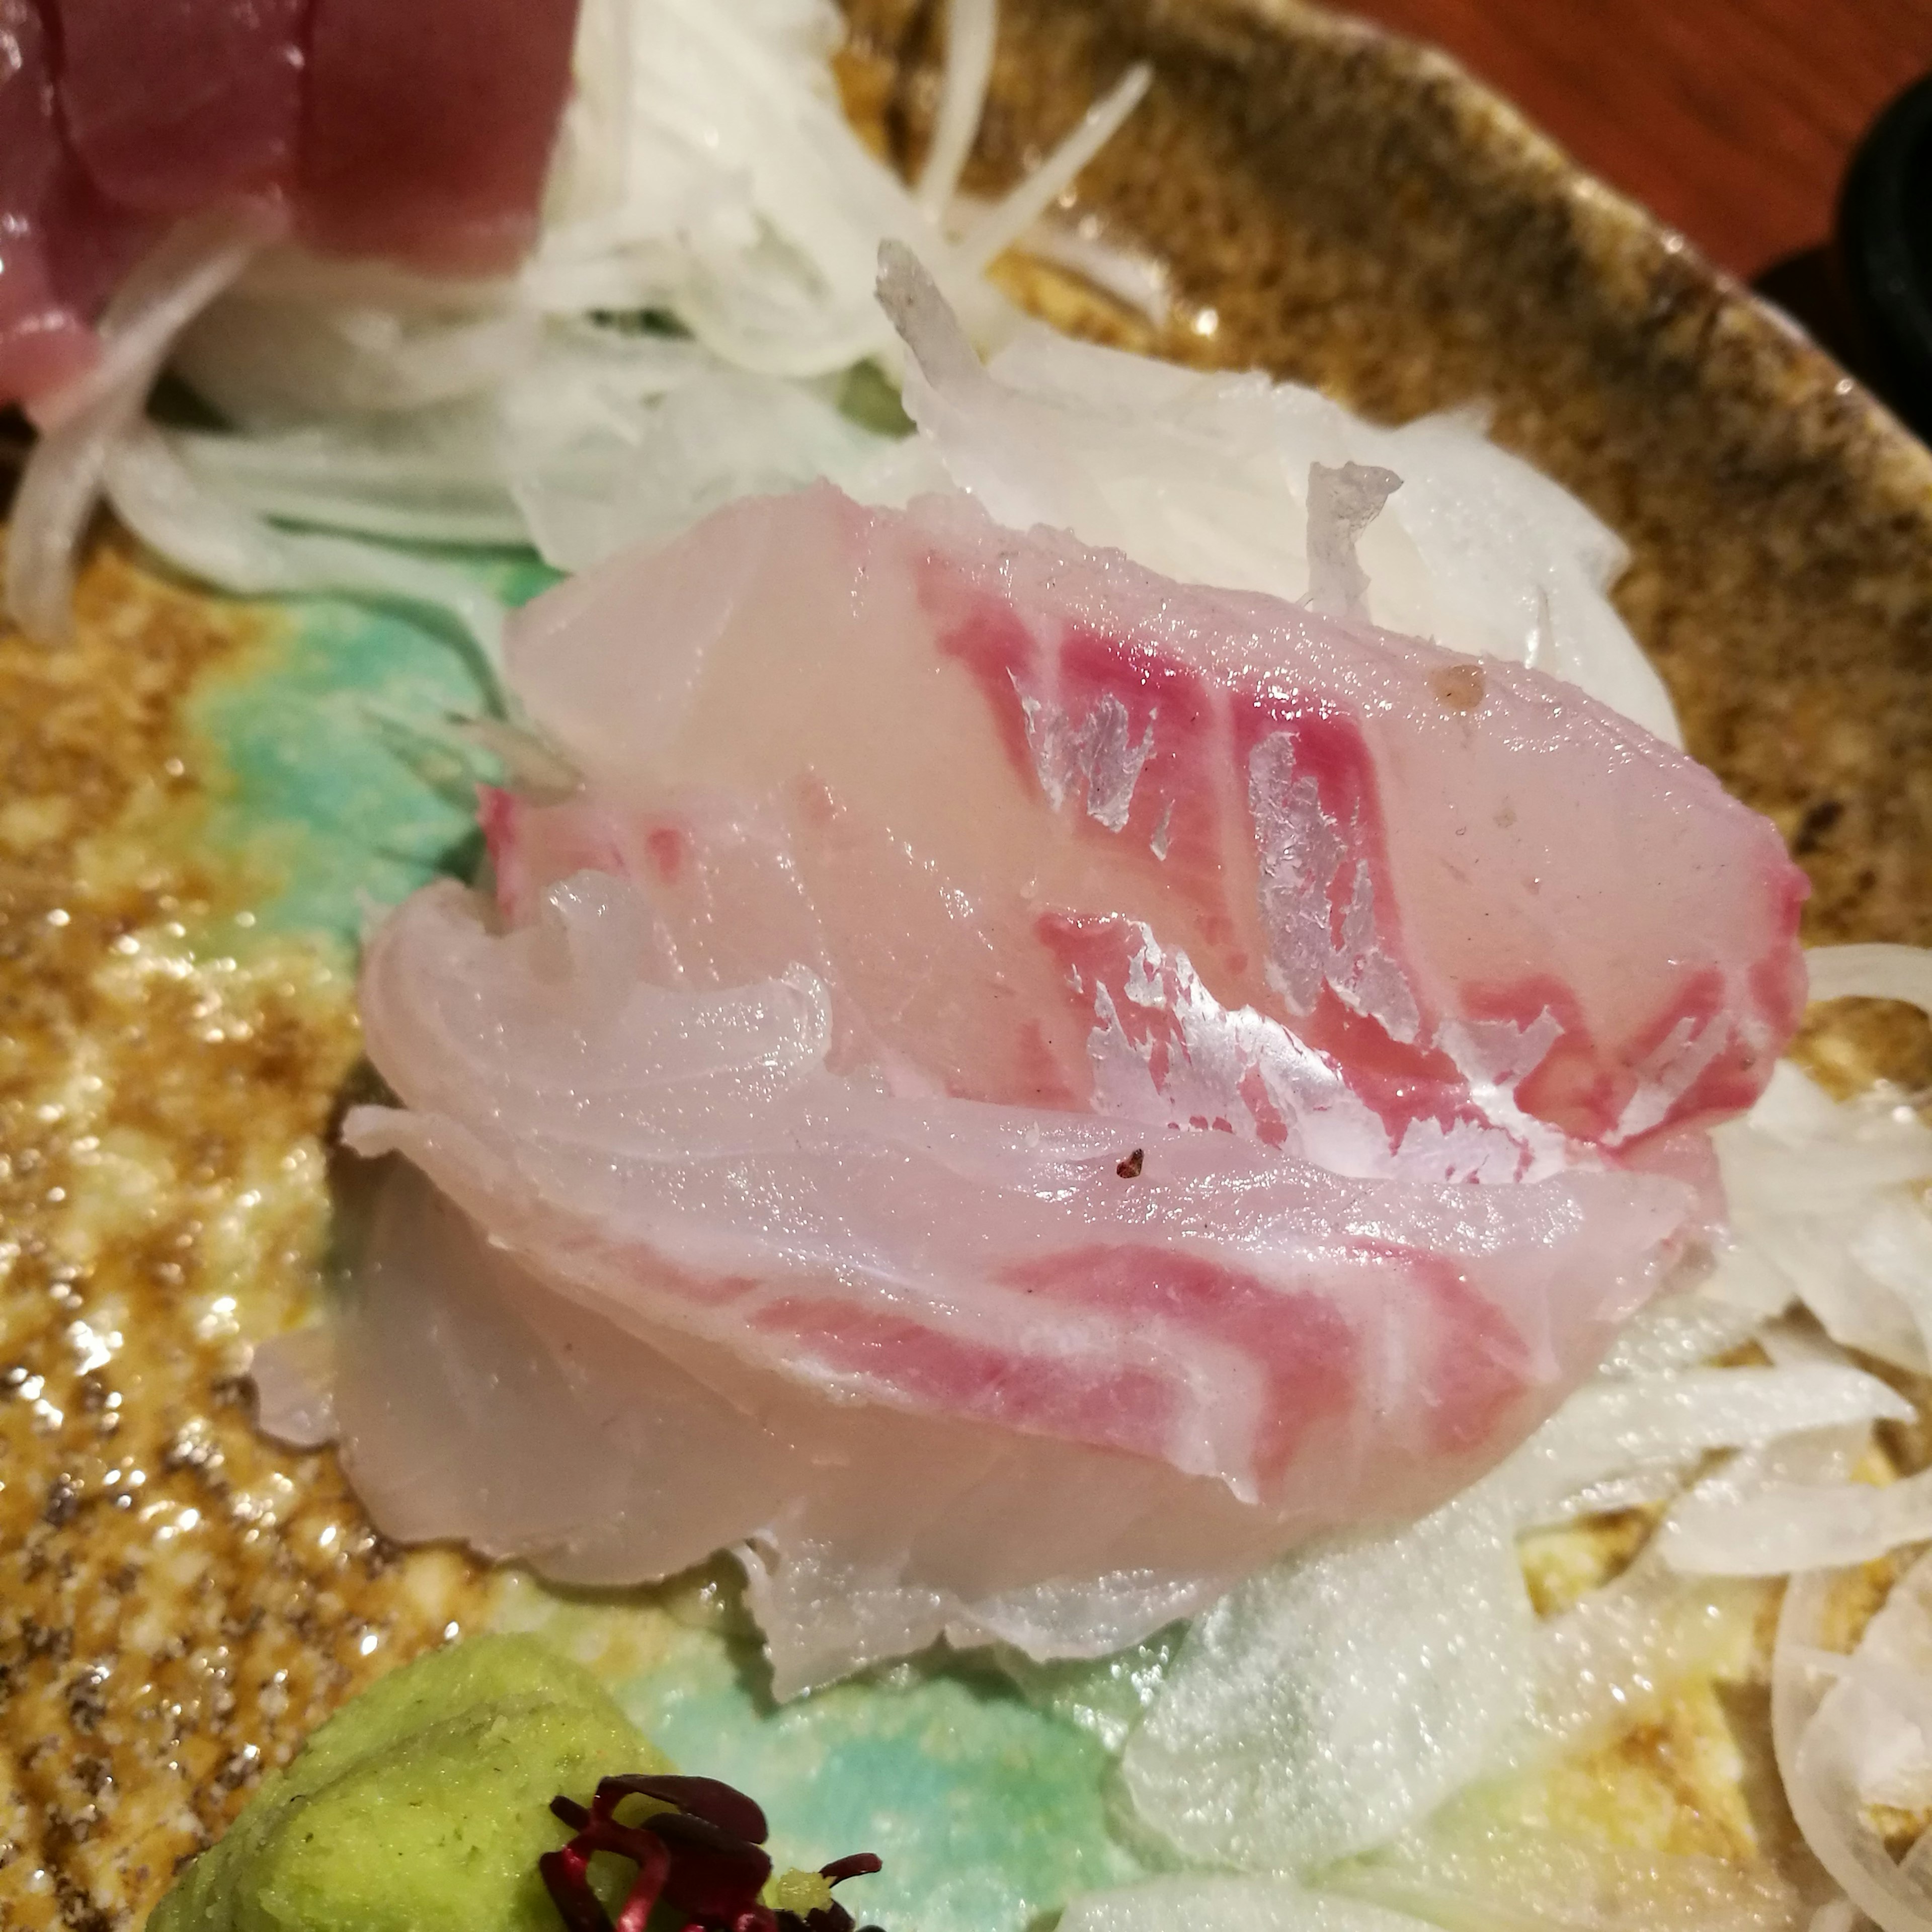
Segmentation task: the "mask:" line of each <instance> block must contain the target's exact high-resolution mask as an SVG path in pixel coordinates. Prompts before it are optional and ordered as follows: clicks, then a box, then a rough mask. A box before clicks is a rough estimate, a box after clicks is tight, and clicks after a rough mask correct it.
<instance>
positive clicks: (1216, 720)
mask: <svg viewBox="0 0 1932 1932" xmlns="http://www.w3.org/2000/svg"><path fill="white" fill-rule="evenodd" d="M511 675H512V676H513V679H514V680H515V682H516V683H517V688H518V689H519V691H520V694H522V696H523V699H524V701H525V703H526V705H527V706H528V707H529V712H530V715H531V716H532V718H534V719H535V721H536V722H537V723H538V726H539V727H540V728H541V729H542V730H544V732H545V733H547V735H549V736H550V737H551V738H552V739H553V741H554V742H555V743H556V745H558V747H559V748H561V749H562V750H563V751H565V753H566V754H568V756H569V757H571V758H572V759H574V760H576V761H577V763H578V765H579V766H580V769H582V770H583V772H584V774H585V776H586V780H587V784H586V788H585V790H584V792H583V794H582V795H581V796H580V797H579V798H578V799H574V800H572V801H571V802H568V803H567V804H565V805H562V806H559V807H551V808H547V809H541V810H537V811H532V810H531V809H529V808H525V807H521V806H519V805H517V804H516V803H515V802H513V801H509V800H497V801H495V802H493V803H491V804H490V806H489V808H488V809H487V811H486V815H485V829H486V830H487V831H488V832H490V835H491V838H492V846H493V853H494V856H495V858H496V867H497V876H498V878H499V882H500V886H501V889H502V892H503V893H504V895H505V904H506V907H507V908H508V910H509V911H510V912H511V914H512V916H514V915H515V914H516V913H517V911H518V910H519V909H520V906H521V904H523V903H524V902H525V901H527V900H528V899H529V897H530V895H531V894H532V890H533V889H541V886H543V885H544V884H545V883H547V882H548V881H549V880H551V879H553V878H555V877H559V876H561V875H562V874H563V873H565V872H566V871H570V870H572V869H574V868H577V867H578V866H580V865H585V864H589V865H598V866H602V867H605V868H612V869H616V870H618V871H623V872H625V873H627V874H630V875H631V876H634V877H637V878H639V879H640V880H643V881H644V882H645V883H646V885H647V886H648V888H649V891H650V892H651V895H652V901H653V904H654V905H655V907H656V908H657V910H658V916H659V918H660V919H661V921H662V922H664V926H665V929H666V932H667V935H668V938H667V944H670V947H671V948H672V951H673V954H674V956H675V957H676V959H677V960H678V962H680V965H681V967H682V970H684V971H686V972H687V973H688V974H691V975H692V976H694V981H695V983H705V980H706V978H707V977H708V979H709V983H730V982H731V981H732V980H733V979H742V978H747V977H760V976H762V975H764V974H771V973H775V972H779V971H783V970H784V967H785V966H786V965H787V964H789V963H791V962H794V961H798V960H806V961H808V962H810V963H811V964H812V965H813V968H814V971H819V972H820V973H822V974H823V975H824V977H826V982H827V983H828V984H829V986H831V987H832V989H833V994H834V998H835V1002H836V1008H837V1011H838V1019H839V1026H840V1047H839V1052H840V1053H841V1055H844V1057H845V1059H846V1061H847V1062H848V1063H856V1062H858V1061H873V1062H875V1063H876V1064H880V1065H881V1066H883V1067H886V1068H887V1069H888V1070H892V1072H893V1073H894V1074H895V1077H896V1078H898V1079H901V1080H904V1081H906V1082H912V1083H913V1084H914V1085H916V1084H917V1083H918V1082H921V1081H924V1082H929V1083H930V1084H931V1085H932V1086H934V1087H935V1088H938V1089H939V1090H942V1091H947V1092H950V1093H953V1094H961V1095H965V1096H970V1097H974V1098H977V1099H981V1100H998V1101H1003V1102H1008V1103H1024V1104H1028V1105H1045V1106H1070V1107H1088V1106H1095V1105H1099V1106H1116V1105H1117V1106H1132V1107H1133V1108H1134V1109H1136V1110H1139V1109H1142V1108H1144V1107H1145V1106H1148V1105H1150V1104H1154V1103H1156V1101H1157V1100H1158V1103H1160V1104H1162V1105H1164V1106H1166V1109H1167V1110H1168V1112H1169V1114H1170V1115H1171V1117H1172V1118H1173V1119H1174V1120H1175V1122H1176V1124H1179V1125H1209V1126H1223V1127H1229V1128H1232V1130H1235V1131H1237V1132H1240V1133H1248V1134H1252V1135H1253V1136H1255V1137H1256V1138H1258V1139H1260V1140H1261V1141H1262V1142H1265V1143H1266V1144H1268V1145H1274V1146H1278V1147H1286V1148H1289V1149H1290V1150H1291V1151H1301V1152H1303V1153H1304V1154H1307V1155H1308V1156H1310V1157H1312V1158H1315V1159H1317V1160H1322V1161H1323V1162H1324V1163H1325V1164H1326V1165H1329V1166H1336V1167H1339V1168H1343V1169H1349V1170H1350V1171H1355V1172H1379V1171H1384V1169H1387V1168H1388V1167H1389V1166H1390V1164H1391V1163H1393V1164H1394V1167H1395V1168H1396V1169H1400V1171H1403V1172H1415V1173H1418V1174H1433V1175H1440V1176H1442V1177H1443V1178H1454V1177H1457V1176H1463V1175H1478V1174H1481V1175H1487V1176H1490V1177H1492V1178H1520V1177H1521V1176H1523V1175H1527V1174H1529V1173H1532V1172H1544V1171H1547V1170H1548V1169H1550V1167H1552V1166H1555V1165H1559V1164H1561V1163H1563V1162H1564V1161H1565V1160H1567V1159H1568V1158H1569V1155H1570V1151H1571V1148H1572V1147H1573V1145H1574V1144H1575V1143H1578V1142H1581V1143H1584V1144H1586V1145H1591V1146H1595V1147H1601V1148H1616V1149H1621V1150H1629V1149H1631V1148H1634V1146H1635V1145H1636V1144H1637V1143H1639V1142H1643V1141H1644V1140H1646V1139H1647V1138H1648V1137H1652V1136H1658V1135H1660V1134H1661V1133H1665V1132H1667V1130H1673V1129H1680V1128H1683V1127H1692V1126H1695V1125H1697V1124H1700V1123H1703V1122H1706V1121H1712V1120H1714V1119H1716V1118H1721V1117H1722V1116H1724V1115H1727V1114H1729V1113H1731V1112H1736V1111H1738V1110H1739V1109H1742V1108H1744V1107H1745V1106H1748V1105H1749V1103H1751V1100H1753V1099H1754V1097H1756V1095H1757V1094H1758V1092H1759V1091H1760V1090H1761V1088H1762V1087H1763V1084H1764V1082H1765V1081H1766V1079H1767V1078H1768V1077H1769V1073H1770V1070H1771V1067H1772V1064H1773V1062H1774V1061H1775V1058H1776V1055H1777V1054H1778V1051H1779V1050H1780V1049H1781V1046H1783V1044H1784V1041H1785V1040H1787V1038H1788V1037H1789V1036H1790V1032H1791V1031H1792V1028H1793V1026H1794V1025H1795V1024H1796V1019H1797V1016H1798V1014H1799V1010H1800V1008H1801V1006H1802V998H1803V990H1802V989H1803V984H1804V979H1803V967H1802V959H1801V957H1800V954H1799V948H1798V946H1797V944H1796V930H1797V916H1798V910H1799V904H1800V902H1801V901H1802V897H1803V895H1804V892H1805V882H1804V880H1803V877H1802V874H1800V873H1799V871H1797V869H1796V868H1795V867H1794V866H1793V865H1792V864H1791V863H1790V860H1789V859H1787V856H1786V855H1785V853H1784V847H1783V845H1782V844H1781V841H1780V840H1779V838H1778V835H1777V833H1776V832H1775V829H1773V828H1772V826H1770V824H1769V823H1768V822H1767V821H1766V820H1763V819H1762V818H1760V817H1758V816H1757V815H1756V814H1754V813H1752V812H1751V811H1747V810H1746V809H1745V808H1744V807H1742V805H1739V804H1737V803H1736V802H1735V801H1734V800H1733V799H1730V797H1728V796H1727V795H1726V794H1725V793H1724V791H1723V790H1722V789H1721V787H1720V786H1719V785H1718V783H1717V781H1716V780H1715V778H1712V776H1711V775H1710V774H1709V772H1706V770H1704V769H1703V768H1702V767H1701V766H1698V765H1697V764H1696V763H1694V762H1693V761H1692V760H1690V759H1688V758H1687V757H1685V756H1683V755H1682V754H1681V753H1679V752H1676V751H1673V750H1672V749H1671V748H1669V747H1668V746H1667V745H1664V744H1662V743H1661V742H1659V741H1658V740H1657V739H1653V738H1652V737H1650V736H1649V735H1648V734H1647V733H1644V732H1643V731H1642V730H1640V729H1639V728H1638V727H1634V726H1633V725H1631V724H1628V722H1627V721H1624V720H1623V719H1622V718H1619V717H1617V716H1616V715H1614V714H1613V713H1612V712H1610V711H1608V710H1607V709H1605V708H1604V706H1601V705H1598V704H1596V703H1593V702H1592V701H1591V700H1589V699H1587V698H1585V697H1583V696H1582V695H1581V694H1579V693H1577V692H1576V691H1574V690H1573V689H1571V688H1568V687H1566V686H1564V685H1559V684H1557V683H1556V682H1554V681H1553V680H1551V679H1547V678H1545V677H1543V676H1539V675H1538V674H1537V673H1533V672H1529V671H1526V670H1522V669H1520V668H1518V667H1514V666H1509V665H1504V664H1496V663H1493V662H1492V663H1478V662H1477V661H1473V660H1467V659H1458V658H1454V657H1452V656H1451V655H1448V654H1447V653H1445V652H1441V651H1439V650H1436V649H1433V648H1432V647H1431V646H1427V645H1424V644H1422V643H1418V642H1415V641H1413V640H1406V639H1401V638H1397V637H1391V636H1390V635H1388V634H1386V633H1382V632H1378V631H1374V630H1373V629H1371V628H1369V627H1367V626H1366V625H1350V624H1346V623H1343V622H1339V621H1337V620H1333V619H1325V618H1322V617H1320V616H1316V615H1315V614H1314V613H1311V612H1310V611H1307V610H1302V609H1300V608H1297V607H1291V606H1288V605H1284V604H1280V603H1279V602H1277V601H1274V600H1272V599H1269V598H1261V597H1255V596H1248V595H1235V594H1231V593H1226V592H1217V591H1211V590H1207V589H1198V588H1187V589H1184V588H1182V587H1181V586H1177V585H1175V584H1172V583H1167V582H1166V581H1164V580H1161V579H1160V578H1157V577H1154V576H1153V575H1151V574H1150V573H1148V572H1146V571H1142V570H1139V569H1138V568H1135V567H1134V566H1133V565H1130V564H1128V563H1127V562H1126V560H1125V559H1122V558H1121V557H1119V556H1113V555H1109V554H1103V553H1094V552H1090V551H1088V550H1085V549H1083V548H1082V547H1081V546H1079V544H1076V543H1074V542H1073V541H1072V540H1071V539H1069V538H1058V537H1055V536H1052V535H1048V534H1046V533H1043V532H1036V533H1035V534H1034V535H1031V536H1028V537H1022V536H1018V535H1014V534H1013V533H1012V532H1007V531H1002V530H1000V529H996V528H995V526H993V525H992V524H991V523H989V522H988V521H986V519H985V518H983V517H981V516H980V515H979V514H977V512H976V511H974V510H973V509H972V508H971V507H970V506H968V505H963V503H962V502H960V501H958V500H950V501H942V500H941V499H929V501H928V502H926V503H924V504H922V505H918V506H916V507H915V508H914V509H913V511H911V512H910V513H907V514H892V513H889V512H881V511H866V510H862V509H861V508H859V507H857V506H856V505H853V504H851V503H850V502H847V500H846V499H844V498H842V497H841V496H839V495H838V493H836V492H835V491H834V490H831V489H830V488H829V487H820V488H819V489H817V490H812V491H808V492H805V493H802V494H799V495H798V496H793V497H789V498H783V499H771V500H768V501H764V502H754V503H748V504H745V505H739V506H736V507H734V508H731V509H728V510H727V511H723V512H721V514H719V515H718V516H717V517H714V518H712V520H710V521H709V523H706V524H705V525H704V526H702V527H701V528H700V529H699V530H697V531H696V532H693V533H692V534H691V535H689V536H688V537H687V538H685V539H684V540H682V541H681V542H680V543H679V544H676V545H675V546H673V547H672V548H670V550H666V551H664V552H662V553H659V554H657V555H655V556H628V557H625V558H622V559H617V560H616V561H614V562H613V563H611V564H610V565H607V566H605V567H604V568H602V569H601V570H600V571H595V572H592V573H590V574H587V575H586V576H584V577H580V578H579V579H577V580H576V581H574V583H571V584H570V585H568V586H564V587H562V588H561V589H559V590H557V591H556V592H553V593H551V595H550V596H549V597H547V598H544V599H543V600H541V601H539V602H538V604H535V606H533V607H532V608H531V610H529V612H527V613H526V614H525V615H524V616H523V619H521V621H520V624H519V625H518V627H517V630H516V631H515V634H514V637H513V640H512V643H511Z"/></svg>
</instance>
